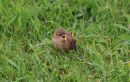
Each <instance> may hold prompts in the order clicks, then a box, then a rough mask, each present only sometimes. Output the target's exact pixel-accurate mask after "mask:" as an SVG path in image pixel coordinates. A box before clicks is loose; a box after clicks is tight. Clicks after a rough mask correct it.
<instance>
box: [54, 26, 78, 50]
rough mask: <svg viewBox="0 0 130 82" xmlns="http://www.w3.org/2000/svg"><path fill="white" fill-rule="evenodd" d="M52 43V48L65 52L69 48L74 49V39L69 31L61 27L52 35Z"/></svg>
mask: <svg viewBox="0 0 130 82" xmlns="http://www.w3.org/2000/svg"><path fill="white" fill-rule="evenodd" d="M52 45H53V46H54V48H56V49H58V50H61V51H64V52H67V51H69V50H71V49H76V41H75V39H74V37H73V36H72V35H71V33H69V32H67V31H66V30H65V29H63V28H61V29H58V30H56V31H55V32H54V35H53V37H52Z"/></svg>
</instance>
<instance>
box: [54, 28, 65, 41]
mask: <svg viewBox="0 0 130 82" xmlns="http://www.w3.org/2000/svg"><path fill="white" fill-rule="evenodd" d="M54 36H56V37H59V38H62V39H63V40H65V41H67V32H66V30H65V29H58V30H56V31H55V33H54Z"/></svg>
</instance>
